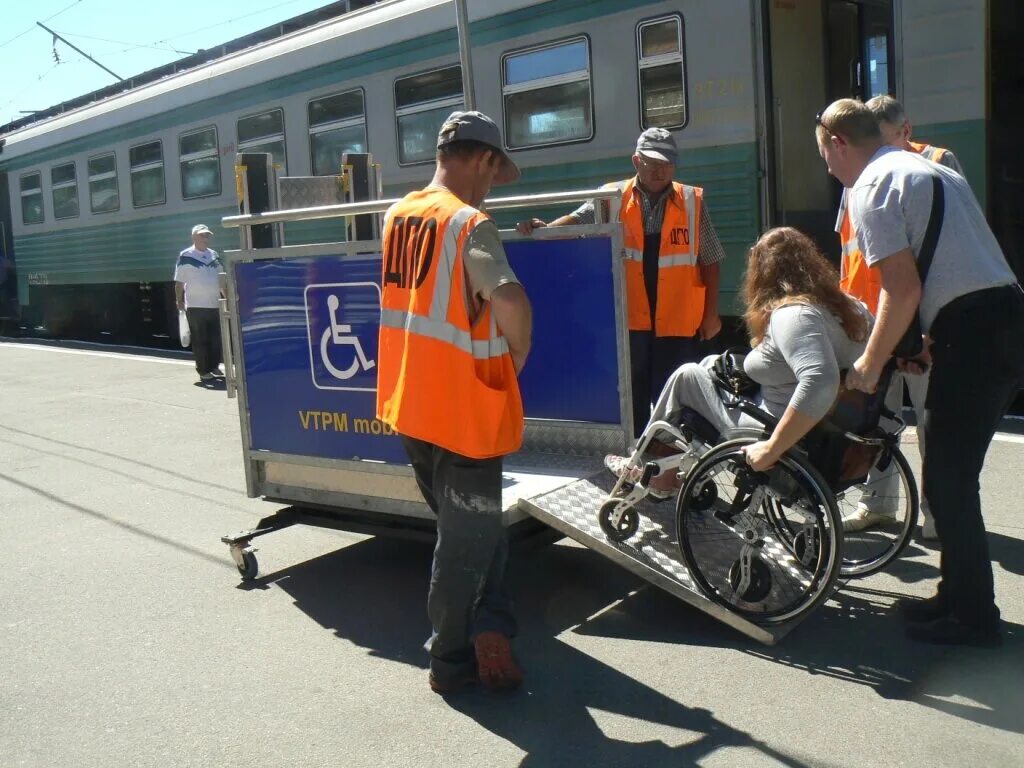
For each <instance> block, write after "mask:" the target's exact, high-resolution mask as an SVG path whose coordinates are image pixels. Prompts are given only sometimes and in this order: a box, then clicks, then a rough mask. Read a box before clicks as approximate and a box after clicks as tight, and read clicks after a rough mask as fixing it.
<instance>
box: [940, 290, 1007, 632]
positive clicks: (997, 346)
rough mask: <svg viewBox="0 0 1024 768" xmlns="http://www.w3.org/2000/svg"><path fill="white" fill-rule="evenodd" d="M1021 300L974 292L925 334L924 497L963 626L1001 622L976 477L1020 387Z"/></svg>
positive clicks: (945, 587)
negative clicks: (928, 367)
mask: <svg viewBox="0 0 1024 768" xmlns="http://www.w3.org/2000/svg"><path fill="white" fill-rule="evenodd" d="M1022 328H1024V295H1022V294H1021V292H1020V288H1019V287H1018V286H1013V287H1003V288H990V289H988V290H984V291H977V292H975V293H970V294H968V295H966V296H961V297H960V298H958V299H955V300H954V301H952V302H950V303H949V304H947V305H946V306H945V307H943V308H942V309H941V310H940V312H939V314H938V317H936V319H935V322H934V323H932V327H931V329H930V335H931V337H932V339H933V340H934V343H933V345H932V348H931V350H932V366H933V367H932V374H931V381H930V383H929V385H928V396H927V399H926V403H925V418H924V431H925V443H926V444H927V446H928V452H927V454H925V461H924V494H925V496H926V497H927V498H928V502H929V504H930V505H931V512H932V515H933V517H934V518H935V530H936V532H937V533H938V535H939V539H940V540H941V541H942V564H941V579H940V581H939V594H940V596H941V599H942V600H943V601H944V602H945V603H946V604H947V606H948V608H949V609H950V610H951V611H952V613H953V614H954V615H955V616H956V617H957V618H958V619H959V620H960V621H961V622H963V623H965V624H968V625H971V626H975V627H979V628H981V629H984V630H987V629H992V628H994V627H995V626H997V625H998V623H999V609H998V608H997V607H996V604H995V594H994V590H993V586H992V562H991V560H990V558H989V553H988V541H987V540H986V537H985V524H984V522H983V521H982V517H981V497H980V492H979V477H980V475H981V468H982V464H983V463H984V461H985V453H986V451H988V446H989V443H991V442H992V436H993V434H994V433H995V431H996V428H997V427H998V426H999V421H1000V419H1001V418H1002V416H1003V415H1004V414H1005V413H1006V410H1007V408H1009V406H1010V404H1011V402H1012V401H1013V398H1014V396H1015V395H1016V394H1017V390H1018V388H1019V387H1021V386H1024V333H1022V332H1021V329H1022Z"/></svg>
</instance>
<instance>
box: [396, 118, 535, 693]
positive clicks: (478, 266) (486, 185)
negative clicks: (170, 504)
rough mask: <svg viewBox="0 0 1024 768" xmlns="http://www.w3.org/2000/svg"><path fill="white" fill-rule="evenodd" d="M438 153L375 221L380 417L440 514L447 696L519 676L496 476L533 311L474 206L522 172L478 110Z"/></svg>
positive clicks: (435, 593) (432, 612) (510, 430)
mask: <svg viewBox="0 0 1024 768" xmlns="http://www.w3.org/2000/svg"><path fill="white" fill-rule="evenodd" d="M436 159H437V167H436V170H435V172H434V178H433V181H431V183H430V184H429V185H428V186H427V187H426V188H425V189H421V190H419V191H417V192H412V193H410V194H408V195H406V196H405V197H404V198H402V199H401V200H400V201H398V202H397V203H395V205H393V206H392V207H391V208H390V209H389V210H388V212H387V213H386V214H385V217H384V234H383V242H384V254H383V277H382V305H381V322H380V347H379V350H378V357H377V365H378V382H377V417H378V418H379V419H381V420H382V421H383V422H384V423H386V424H388V425H389V426H391V427H392V428H393V429H394V430H395V431H396V432H398V433H399V435H401V438H402V441H403V443H404V445H405V449H406V452H407V453H408V455H409V460H410V462H411V463H412V467H413V471H414V473H415V475H416V481H417V483H418V485H419V487H420V490H421V491H422V493H423V497H424V499H425V500H426V502H427V504H428V505H429V506H430V508H431V510H433V512H434V514H435V515H436V516H437V546H436V548H435V550H434V564H433V572H432V575H431V579H430V592H429V595H428V598H427V613H428V615H429V617H430V621H431V624H432V626H433V633H432V635H431V637H430V639H429V640H428V641H427V643H426V646H425V647H426V649H427V651H428V652H429V653H430V674H429V678H428V681H429V683H430V687H431V689H433V690H434V691H435V692H437V693H442V694H444V693H449V692H452V691H454V690H457V689H459V688H462V687H463V686H465V685H468V684H471V683H474V682H476V681H478V680H479V681H480V682H482V683H483V684H484V685H486V686H488V687H490V688H495V689H509V688H515V687H517V686H518V685H520V683H521V682H522V677H523V673H522V670H521V669H520V667H519V666H518V664H517V663H516V661H515V659H514V658H513V656H512V650H511V646H510V644H509V638H510V637H511V636H512V635H513V634H514V633H515V629H516V624H515V619H514V618H513V616H512V612H511V604H510V602H509V600H508V598H507V597H506V595H505V593H504V590H503V588H502V580H503V577H504V571H505V561H506V559H507V553H508V546H507V540H506V535H505V527H504V523H503V519H502V517H503V506H502V502H501V473H502V457H503V456H504V455H505V454H508V453H512V452H514V451H516V450H518V449H519V447H520V445H521V444H522V437H523V405H522V400H521V398H520V395H519V384H518V380H517V376H518V374H519V372H520V371H521V370H522V368H523V365H524V364H525V362H526V356H527V354H528V352H529V350H530V334H531V324H532V315H531V308H530V302H529V300H528V299H527V297H526V292H525V291H524V290H523V287H522V286H521V285H520V284H519V282H518V280H516V276H515V274H514V273H513V272H512V270H511V268H510V267H509V265H508V261H507V260H506V258H505V252H504V249H503V248H502V245H501V241H500V240H499V239H498V230H497V227H496V226H495V224H494V222H493V221H492V220H491V218H490V217H489V216H488V215H487V214H486V213H483V212H481V211H480V210H479V206H480V204H481V203H482V202H483V200H484V197H485V196H486V195H487V193H488V191H489V190H490V188H491V186H492V185H493V184H505V183H508V182H510V181H514V180H515V179H517V178H518V177H519V169H518V168H516V165H515V163H513V162H512V160H511V159H509V157H508V155H506V154H505V152H504V150H503V149H502V141H501V134H500V133H499V131H498V127H497V126H496V125H495V124H494V122H493V121H492V120H491V119H490V118H489V117H487V116H486V115H483V114H481V113H479V112H454V113H452V114H451V115H450V116H449V117H448V119H447V120H446V121H445V122H444V125H443V126H442V127H441V132H440V134H439V136H438V140H437V158H436Z"/></svg>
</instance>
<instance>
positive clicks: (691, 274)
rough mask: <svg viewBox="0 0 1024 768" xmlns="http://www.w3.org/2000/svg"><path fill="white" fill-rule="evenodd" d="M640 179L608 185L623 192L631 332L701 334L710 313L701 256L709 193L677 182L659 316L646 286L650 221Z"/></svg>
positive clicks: (668, 206)
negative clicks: (702, 213)
mask: <svg viewBox="0 0 1024 768" xmlns="http://www.w3.org/2000/svg"><path fill="white" fill-rule="evenodd" d="M635 185H636V178H635V177H634V178H632V179H629V180H628V181H626V182H612V183H611V184H606V185H605V188H616V189H620V188H621V190H622V204H621V206H620V208H619V221H621V222H622V225H623V226H622V230H623V235H622V236H623V245H624V246H625V248H624V250H625V260H626V265H625V266H626V310H627V312H626V314H627V318H628V322H629V330H631V331H650V330H653V331H654V333H655V335H657V336H695V335H696V334H697V330H698V329H699V328H700V323H701V320H702V319H703V317H704V290H705V289H704V283H703V282H702V281H701V278H700V269H699V267H698V266H697V258H698V255H699V254H700V208H701V204H702V201H703V194H704V191H703V190H702V189H701V188H700V187H691V186H688V185H685V184H679V183H678V182H672V187H673V194H672V196H671V197H669V199H667V200H666V201H665V213H664V218H663V220H662V223H661V242H660V245H659V249H658V293H657V308H656V311H655V315H656V316H655V317H654V318H653V322H652V318H651V308H650V305H649V302H648V300H647V291H646V288H645V285H644V271H643V261H644V222H643V210H642V207H641V204H640V203H639V202H638V201H637V199H636V196H635V195H634V194H633V190H634V187H635Z"/></svg>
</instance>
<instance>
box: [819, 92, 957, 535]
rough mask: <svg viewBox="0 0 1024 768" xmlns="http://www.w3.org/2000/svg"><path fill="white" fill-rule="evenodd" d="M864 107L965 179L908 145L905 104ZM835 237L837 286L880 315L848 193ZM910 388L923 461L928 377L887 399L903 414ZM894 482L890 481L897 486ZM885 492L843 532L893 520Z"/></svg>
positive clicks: (883, 99)
mask: <svg viewBox="0 0 1024 768" xmlns="http://www.w3.org/2000/svg"><path fill="white" fill-rule="evenodd" d="M865 106H866V107H867V108H868V109H870V110H871V112H872V113H873V114H874V116H875V118H876V119H877V120H878V127H879V130H880V131H881V134H882V141H884V142H885V143H886V144H888V145H889V146H891V147H896V148H897V149H902V150H904V151H907V152H914V153H916V154H919V155H921V157H923V158H925V159H926V160H931V161H932V162H933V163H938V164H939V165H944V166H945V167H947V168H949V169H951V170H954V171H956V172H957V173H959V174H960V175H961V176H963V175H964V171H963V168H962V167H961V166H960V161H959V160H957V158H956V155H954V154H953V152H952V151H950V150H948V149H944V148H942V147H935V146H932V145H930V144H919V143H917V142H913V141H911V140H910V136H911V131H912V126H911V124H910V120H909V119H908V118H907V114H906V112H904V110H903V105H902V104H900V103H899V102H898V101H896V99H894V98H893V97H892V96H887V95H886V96H875V97H874V98H873V99H871V100H869V101H868V102H867V103H866V104H865ZM836 232H838V233H839V242H840V244H841V245H842V249H843V255H842V263H841V267H840V280H839V286H840V288H842V289H843V291H845V292H846V293H848V294H850V295H851V296H853V297H854V298H856V299H860V300H861V301H862V302H864V304H865V305H867V308H868V309H869V310H871V314H872V315H877V314H878V297H879V294H880V293H881V290H882V278H881V271H880V270H879V268H878V267H869V266H868V264H867V262H866V261H865V260H864V254H863V253H861V250H860V246H859V245H858V244H857V237H856V234H855V233H854V231H853V224H852V223H851V221H850V213H849V211H848V210H847V207H846V194H845V191H844V194H843V198H842V202H841V203H840V207H839V218H838V220H837V221H836ZM904 385H906V389H907V392H908V393H909V395H910V402H911V403H912V404H913V406H914V413H915V415H916V417H917V445H918V450H919V451H920V453H921V457H922V458H923V457H924V454H925V443H924V427H923V426H922V425H923V423H924V403H925V398H926V397H927V394H928V372H927V371H926V370H923V369H922V368H921V367H920V366H917V367H915V368H914V369H913V370H908V371H906V372H905V373H904V375H902V376H897V377H896V378H895V379H894V380H893V384H892V390H891V392H890V394H889V407H890V408H895V409H896V410H899V409H901V408H902V407H903V387H904ZM894 481H895V477H894V478H892V479H891V481H890V482H894ZM886 495H887V494H886V493H884V492H879V493H878V494H876V496H875V497H874V499H870V500H867V501H863V502H861V503H860V504H858V508H857V511H856V512H855V513H854V514H853V515H852V516H850V517H848V518H846V519H845V520H844V521H843V527H844V528H845V529H846V530H848V531H859V530H863V529H864V528H868V527H871V526H873V525H877V524H879V523H884V522H886V521H887V520H889V519H891V518H890V517H888V516H887V514H886V513H887V511H888V510H885V509H883V508H882V507H880V506H879V505H880V504H881V505H884V503H885V502H884V499H885V497H886ZM921 499H922V502H921V536H922V538H925V539H929V540H934V539H937V538H938V536H937V535H936V532H935V522H934V520H933V519H932V516H931V508H930V506H929V504H928V499H927V498H926V497H925V496H924V493H923V491H922V494H921Z"/></svg>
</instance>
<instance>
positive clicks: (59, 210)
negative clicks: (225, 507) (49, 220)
mask: <svg viewBox="0 0 1024 768" xmlns="http://www.w3.org/2000/svg"><path fill="white" fill-rule="evenodd" d="M50 194H52V195H53V218H55V219H73V218H74V217H76V216H77V215H78V173H77V172H76V171H75V164H74V163H65V164H64V165H55V166H53V168H51V169H50Z"/></svg>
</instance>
